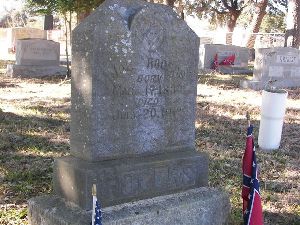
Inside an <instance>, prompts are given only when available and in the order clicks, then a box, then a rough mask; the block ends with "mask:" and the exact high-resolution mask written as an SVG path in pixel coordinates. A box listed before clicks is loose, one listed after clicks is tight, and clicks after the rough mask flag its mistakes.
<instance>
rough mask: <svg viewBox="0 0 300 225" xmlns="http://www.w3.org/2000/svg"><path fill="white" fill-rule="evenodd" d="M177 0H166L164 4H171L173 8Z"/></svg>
mask: <svg viewBox="0 0 300 225" xmlns="http://www.w3.org/2000/svg"><path fill="white" fill-rule="evenodd" d="M175 2H176V0H164V4H165V5H168V6H171V7H172V8H173V7H174V4H175Z"/></svg>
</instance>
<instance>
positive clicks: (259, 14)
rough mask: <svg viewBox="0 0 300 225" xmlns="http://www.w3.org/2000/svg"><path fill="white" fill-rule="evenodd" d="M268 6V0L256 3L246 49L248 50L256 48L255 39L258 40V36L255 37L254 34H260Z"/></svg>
mask: <svg viewBox="0 0 300 225" xmlns="http://www.w3.org/2000/svg"><path fill="white" fill-rule="evenodd" d="M267 5H268V0H261V1H260V2H258V3H256V6H255V14H254V16H253V18H252V22H251V25H250V29H249V33H248V35H247V38H246V47H247V48H253V47H254V44H255V38H256V35H254V33H258V32H259V28H260V25H261V22H262V20H263V18H264V16H265V15H266V8H267Z"/></svg>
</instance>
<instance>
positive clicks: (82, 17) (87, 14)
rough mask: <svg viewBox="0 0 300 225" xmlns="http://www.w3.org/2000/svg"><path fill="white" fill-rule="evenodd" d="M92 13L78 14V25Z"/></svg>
mask: <svg viewBox="0 0 300 225" xmlns="http://www.w3.org/2000/svg"><path fill="white" fill-rule="evenodd" d="M90 14H91V11H83V12H77V24H79V23H80V22H81V21H82V20H83V19H84V18H85V17H87V16H89V15H90Z"/></svg>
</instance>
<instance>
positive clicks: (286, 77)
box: [241, 47, 300, 89]
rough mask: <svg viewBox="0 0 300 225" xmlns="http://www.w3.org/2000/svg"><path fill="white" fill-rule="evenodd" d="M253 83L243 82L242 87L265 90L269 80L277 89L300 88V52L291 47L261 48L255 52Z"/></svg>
mask: <svg viewBox="0 0 300 225" xmlns="http://www.w3.org/2000/svg"><path fill="white" fill-rule="evenodd" d="M255 55H256V58H255V62H254V73H253V80H252V81H241V87H245V88H247V87H249V88H252V89H263V88H264V86H265V85H266V84H267V82H268V81H269V80H276V82H275V83H274V84H273V85H274V86H275V87H280V88H285V87H299V86H300V60H299V57H300V51H299V50H298V49H295V48H290V47H274V48H260V49H257V50H256V52H255Z"/></svg>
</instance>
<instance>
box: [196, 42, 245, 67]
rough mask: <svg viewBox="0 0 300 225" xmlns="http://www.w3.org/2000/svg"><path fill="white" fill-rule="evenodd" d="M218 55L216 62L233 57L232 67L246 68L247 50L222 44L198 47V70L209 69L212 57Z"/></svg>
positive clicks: (212, 60)
mask: <svg viewBox="0 0 300 225" xmlns="http://www.w3.org/2000/svg"><path fill="white" fill-rule="evenodd" d="M216 54H218V62H219V63H220V62H222V61H223V60H224V59H225V58H227V57H228V56H231V55H235V61H234V65H235V66H237V67H245V68H247V67H248V61H249V49H248V48H245V47H239V46H235V45H222V44H204V45H201V46H200V50H199V55H200V60H199V68H202V69H203V68H206V69H211V68H212V65H213V62H214V57H215V55H216Z"/></svg>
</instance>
